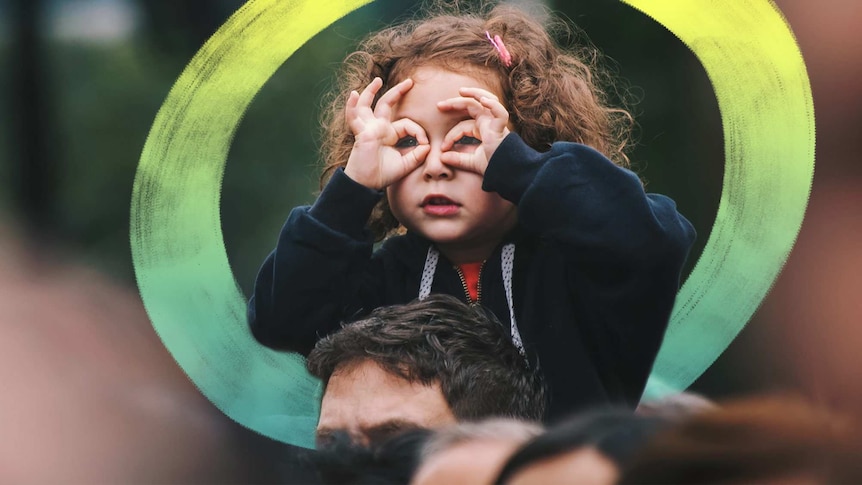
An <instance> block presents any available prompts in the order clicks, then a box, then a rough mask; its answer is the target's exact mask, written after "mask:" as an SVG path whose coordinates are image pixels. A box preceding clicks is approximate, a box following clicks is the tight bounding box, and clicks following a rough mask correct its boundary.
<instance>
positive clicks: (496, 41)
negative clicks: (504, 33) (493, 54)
mask: <svg viewBox="0 0 862 485" xmlns="http://www.w3.org/2000/svg"><path fill="white" fill-rule="evenodd" d="M485 37H487V38H488V40H489V41H490V42H491V45H493V46H494V48H495V49H497V53H498V54H500V60H501V61H503V65H504V66H506V67H512V54H509V49H506V44H504V43H503V39H501V38H500V36H499V35H495V36H494V38H493V39H492V38H491V34H490V33H489V32H488V31H487V30H486V31H485Z"/></svg>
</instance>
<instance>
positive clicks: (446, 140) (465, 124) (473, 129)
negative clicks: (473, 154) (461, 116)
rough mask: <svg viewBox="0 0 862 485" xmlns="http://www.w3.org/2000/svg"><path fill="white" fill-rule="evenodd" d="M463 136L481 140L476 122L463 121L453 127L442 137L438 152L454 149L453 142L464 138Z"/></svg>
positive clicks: (471, 120) (470, 120)
mask: <svg viewBox="0 0 862 485" xmlns="http://www.w3.org/2000/svg"><path fill="white" fill-rule="evenodd" d="M465 136H472V137H473V138H476V139H478V140H479V141H481V140H482V138H481V134H480V133H479V127H478V126H477V125H476V120H474V119H469V120H464V121H461V122H460V123H458V124H457V125H455V126H453V127H452V129H451V130H449V132H448V133H446V136H445V137H443V143H442V144H441V145H440V150H442V151H444V152H445V151H448V150H451V149H452V147H454V145H455V142H457V141H458V140H460V139H462V138H464V137H465Z"/></svg>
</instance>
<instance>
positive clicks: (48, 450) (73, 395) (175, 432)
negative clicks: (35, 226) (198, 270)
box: [0, 226, 261, 483]
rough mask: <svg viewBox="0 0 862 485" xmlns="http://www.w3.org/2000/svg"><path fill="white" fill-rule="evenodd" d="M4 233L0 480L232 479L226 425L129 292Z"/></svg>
mask: <svg viewBox="0 0 862 485" xmlns="http://www.w3.org/2000/svg"><path fill="white" fill-rule="evenodd" d="M7 231H10V230H9V228H8V227H6V228H4V227H2V226H0V383H2V385H0V388H2V390H0V394H2V397H0V483H130V482H142V483H174V482H181V483H189V482H206V481H212V480H215V479H216V477H221V479H238V480H242V479H243V478H242V477H243V475H242V474H240V473H239V468H237V466H238V465H239V463H238V461H239V460H241V458H240V459H237V458H236V457H237V456H239V453H238V451H239V450H238V449H237V448H234V445H235V444H236V443H235V442H234V439H235V438H236V437H237V436H236V435H233V431H232V430H234V429H235V428H233V425H232V424H231V423H230V421H229V420H228V419H227V418H226V417H225V416H224V415H222V414H221V413H220V412H219V411H218V410H217V409H216V408H215V407H214V406H212V405H211V404H210V403H209V402H208V401H207V399H206V398H205V397H204V396H202V395H201V394H200V393H199V392H198V390H197V389H196V388H195V386H194V385H193V384H192V383H191V381H189V379H188V378H187V377H186V376H185V375H184V374H183V372H182V370H181V369H180V368H179V367H178V366H177V364H176V363H175V362H174V360H173V359H172V358H171V355H170V354H169V353H168V351H167V350H166V349H165V348H164V346H163V345H162V343H161V341H160V340H159V338H158V336H157V335H156V332H155V330H154V329H153V327H152V326H151V325H150V321H149V319H148V318H147V314H146V312H145V310H144V307H143V304H142V302H141V300H140V297H139V295H138V294H137V292H136V291H134V290H132V289H129V288H124V287H123V286H122V285H120V284H118V283H115V282H112V281H110V280H109V279H108V278H106V277H105V276H104V275H102V274H100V273H98V272H97V271H95V270H92V269H90V268H87V267H84V266H81V265H78V264H75V263H72V262H69V261H66V260H65V259H66V258H65V257H61V256H60V255H59V253H58V252H57V251H56V250H51V252H48V250H49V249H48V246H47V245H46V244H40V245H38V246H37V247H38V248H39V249H40V250H39V252H35V251H34V250H33V249H32V248H33V247H34V246H35V243H31V242H30V241H27V240H24V239H23V238H20V237H17V236H16V235H13V234H11V233H10V232H11V231H10V232H7ZM236 428H238V426H237V427H236ZM245 478H246V479H252V477H250V476H248V475H245ZM257 478H261V477H260V476H259V475H258V476H257Z"/></svg>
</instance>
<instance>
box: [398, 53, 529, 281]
mask: <svg viewBox="0 0 862 485" xmlns="http://www.w3.org/2000/svg"><path fill="white" fill-rule="evenodd" d="M492 75H493V74H492V73H491V72H490V71H489V72H488V75H487V76H483V77H485V78H486V79H490V78H491V76H492ZM411 77H412V79H413V83H414V84H413V87H412V88H411V89H410V91H408V92H407V93H406V94H405V95H404V97H403V98H402V100H401V102H400V103H398V105H397V107H396V110H395V113H394V116H393V119H395V120H398V119H401V118H409V119H411V120H413V121H414V122H416V123H417V124H419V126H421V127H422V129H423V130H425V134H426V135H427V137H428V141H429V143H430V145H431V150H430V152H429V153H428V155H427V156H426V157H425V161H424V163H422V164H421V165H419V167H418V168H416V169H415V170H414V171H413V172H411V173H409V174H408V175H407V176H406V177H404V178H403V179H401V180H400V181H398V182H396V183H394V184H392V185H390V186H389V187H388V188H387V189H386V193H387V196H388V198H389V206H390V208H391V210H392V213H393V214H394V215H395V217H396V218H397V219H398V221H399V222H401V224H403V225H404V226H405V227H406V228H407V229H408V230H410V231H416V232H418V233H419V234H421V235H422V236H424V237H425V238H427V239H430V240H431V241H434V242H435V243H436V244H437V246H438V247H439V248H440V250H441V252H443V254H444V255H446V256H447V257H448V258H449V259H450V260H451V261H452V262H454V263H457V264H460V263H464V262H478V261H481V260H483V259H485V258H487V257H488V256H489V255H490V253H491V251H493V249H494V247H495V246H496V245H497V244H498V243H499V242H500V240H501V239H502V237H503V235H504V234H505V233H506V232H508V231H509V230H511V229H512V227H514V225H515V223H516V221H517V210H516V207H515V205H514V204H512V203H511V202H509V201H507V200H505V199H503V198H502V197H500V196H499V195H498V194H497V193H495V192H485V191H484V190H482V175H480V174H478V173H474V172H468V171H465V170H460V169H455V168H453V167H451V166H449V165H446V164H444V163H442V162H441V161H440V153H441V150H440V146H441V144H442V143H443V139H444V137H445V136H446V134H447V133H449V131H450V130H452V129H453V128H454V127H455V125H457V124H458V123H459V122H461V121H464V120H470V119H471V118H470V116H469V115H468V114H467V112H466V111H461V112H459V111H441V110H440V109H438V108H437V103H438V102H440V101H445V100H447V99H450V98H457V97H460V94H459V93H458V90H459V89H460V88H462V87H478V88H482V89H486V90H488V91H490V92H492V93H494V94H496V95H497V96H498V97H500V98H501V99H502V93H500V92H499V90H498V89H496V88H495V87H494V86H492V85H491V84H489V83H488V82H487V81H483V80H482V79H481V78H480V77H473V76H472V75H469V74H467V73H466V72H465V73H464V74H458V73H455V72H452V71H448V70H445V69H442V68H438V67H431V66H422V67H419V68H417V69H415V70H414V71H413V74H412V76H411ZM478 143H480V140H476V139H475V138H470V137H465V138H462V139H461V140H460V141H459V142H456V143H455V146H454V147H453V148H452V150H458V151H467V152H470V151H473V150H475V149H476V146H477V144H478ZM407 145H409V143H408V144H407Z"/></svg>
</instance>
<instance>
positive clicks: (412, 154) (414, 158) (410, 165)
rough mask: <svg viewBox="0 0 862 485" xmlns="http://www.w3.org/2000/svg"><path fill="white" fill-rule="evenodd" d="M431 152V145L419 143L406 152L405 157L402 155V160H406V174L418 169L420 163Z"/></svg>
mask: <svg viewBox="0 0 862 485" xmlns="http://www.w3.org/2000/svg"><path fill="white" fill-rule="evenodd" d="M429 152H431V145H419V146H418V147H416V148H414V149H413V150H410V151H409V152H407V153H405V154H404V157H402V161H403V162H404V174H405V175H406V174H408V173H410V172H412V171H413V170H416V167H418V166H419V165H422V164H423V163H424V162H425V157H427V156H428V153H429Z"/></svg>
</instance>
